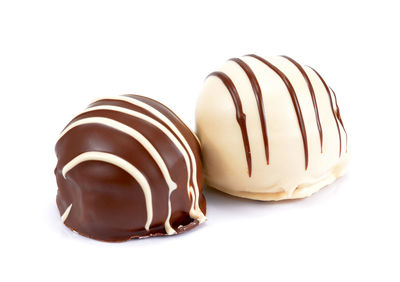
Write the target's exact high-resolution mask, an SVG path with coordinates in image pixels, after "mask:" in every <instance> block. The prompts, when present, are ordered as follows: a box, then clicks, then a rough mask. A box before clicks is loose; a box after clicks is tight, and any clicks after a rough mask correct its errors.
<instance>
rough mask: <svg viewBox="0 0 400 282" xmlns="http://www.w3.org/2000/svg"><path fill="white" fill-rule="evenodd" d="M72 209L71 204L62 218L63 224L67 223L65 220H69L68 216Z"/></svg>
mask: <svg viewBox="0 0 400 282" xmlns="http://www.w3.org/2000/svg"><path fill="white" fill-rule="evenodd" d="M71 208H72V204H70V205H69V206H68V208H67V209H66V210H65V211H64V213H63V215H62V216H61V221H62V222H63V223H64V222H65V220H67V217H68V215H69V213H70V211H71Z"/></svg>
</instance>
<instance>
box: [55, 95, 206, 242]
mask: <svg viewBox="0 0 400 282" xmlns="http://www.w3.org/2000/svg"><path fill="white" fill-rule="evenodd" d="M56 154H57V158H58V163H57V167H56V169H55V174H56V178H57V184H58V193H57V206H58V209H59V211H60V214H61V219H62V221H63V222H64V224H65V225H66V226H67V227H69V228H70V229H72V230H74V231H76V232H78V233H79V234H81V235H84V236H87V237H90V238H93V239H97V240H101V241H111V242H118V241H125V240H128V239H131V238H139V237H148V236H159V235H167V234H168V235H172V234H176V233H181V232H183V231H186V230H188V229H191V228H192V227H194V226H196V225H198V224H199V223H201V222H203V221H204V220H205V216H204V215H205V211H206V201H205V198H204V196H203V194H202V185H203V179H202V171H201V160H200V145H199V142H198V139H197V138H196V136H195V135H194V134H193V133H192V131H191V130H190V129H189V128H188V127H187V126H186V125H185V124H184V123H183V122H182V121H181V120H180V119H179V118H178V117H177V116H176V115H175V114H174V113H173V112H172V111H171V110H170V109H168V108H167V107H166V106H164V105H162V104H160V103H159V102H157V101H154V100H152V99H149V98H146V97H143V96H138V95H124V96H118V97H112V98H104V99H100V100H96V101H95V102H93V103H92V104H90V105H89V107H88V108H87V109H86V110H85V111H83V112H82V113H81V114H79V115H78V116H76V117H75V118H74V119H73V120H72V121H71V122H70V123H69V124H68V125H67V127H66V128H65V129H64V130H63V131H62V133H61V136H60V138H59V140H58V142H57V144H56Z"/></svg>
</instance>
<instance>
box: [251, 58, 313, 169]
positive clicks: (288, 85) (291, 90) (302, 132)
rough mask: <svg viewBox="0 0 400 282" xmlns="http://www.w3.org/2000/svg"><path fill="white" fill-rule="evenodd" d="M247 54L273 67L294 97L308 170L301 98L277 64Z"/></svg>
mask: <svg viewBox="0 0 400 282" xmlns="http://www.w3.org/2000/svg"><path fill="white" fill-rule="evenodd" d="M246 56H250V57H253V58H255V59H257V60H259V61H261V62H262V63H264V64H265V65H267V66H268V67H269V68H271V69H272V70H273V71H274V72H275V73H276V74H277V75H278V76H279V77H280V78H281V79H282V81H283V82H284V83H285V85H286V88H287V90H288V91H289V94H290V97H291V99H292V103H293V107H294V110H295V111H296V115H297V121H298V123H299V128H300V131H301V135H302V138H303V146H304V157H305V169H306V170H307V168H308V142H307V132H306V127H305V124H304V119H303V114H302V113H301V107H300V104H299V100H298V99H297V95H296V91H295V90H294V88H293V86H292V84H291V83H290V80H289V78H288V77H287V76H286V75H285V74H284V73H283V72H282V71H281V70H280V69H278V68H277V67H276V66H274V65H273V64H271V63H270V62H268V61H267V60H266V59H264V58H262V57H260V56H257V55H254V54H250V55H246Z"/></svg>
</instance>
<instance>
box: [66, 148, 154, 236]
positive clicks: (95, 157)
mask: <svg viewBox="0 0 400 282" xmlns="http://www.w3.org/2000/svg"><path fill="white" fill-rule="evenodd" d="M87 161H100V162H105V163H109V164H112V165H115V166H117V167H119V168H121V169H123V170H125V171H126V172H127V173H129V174H130V175H131V176H132V177H133V178H134V179H135V180H136V181H137V182H138V183H139V186H140V187H141V188H142V190H143V193H144V198H145V202H146V211H147V220H146V224H145V228H146V230H147V231H149V228H150V224H151V221H152V219H153V204H152V198H151V189H150V185H149V183H148V182H147V179H146V177H145V176H144V175H143V174H142V173H141V172H140V171H139V170H138V169H137V168H136V167H134V166H133V165H132V164H131V163H129V162H127V161H126V160H124V159H122V158H120V157H118V156H116V155H113V154H110V153H104V152H97V151H91V152H85V153H82V154H80V155H78V156H76V157H75V158H73V159H72V160H71V161H70V162H69V163H67V164H66V165H65V166H64V168H63V169H62V174H63V176H64V177H65V175H66V174H67V173H68V171H70V170H71V169H73V168H74V167H75V166H77V165H78V164H80V163H82V162H87Z"/></svg>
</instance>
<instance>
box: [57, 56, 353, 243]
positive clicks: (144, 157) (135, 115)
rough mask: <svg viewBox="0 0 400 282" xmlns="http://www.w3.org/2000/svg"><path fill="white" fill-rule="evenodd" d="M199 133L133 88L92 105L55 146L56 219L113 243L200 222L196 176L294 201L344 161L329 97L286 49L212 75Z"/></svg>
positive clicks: (231, 189) (338, 171)
mask: <svg viewBox="0 0 400 282" xmlns="http://www.w3.org/2000/svg"><path fill="white" fill-rule="evenodd" d="M196 129H197V135H198V138H197V137H196V136H195V134H194V133H193V132H192V131H191V130H190V129H189V128H188V127H187V126H186V125H185V124H184V123H183V122H182V120H180V119H179V117H177V116H176V115H175V114H174V113H173V112H172V111H171V110H170V109H168V108H167V107H166V106H164V105H162V104H160V103H159V102H157V101H155V100H152V99H150V98H147V97H143V96H139V95H123V96H117V97H109V98H103V99H99V100H97V101H95V102H93V103H91V104H90V105H89V107H88V108H87V109H86V110H84V111H83V112H82V113H81V114H79V115H78V116H76V117H75V118H74V119H73V120H72V121H71V122H70V123H69V124H68V125H67V126H66V127H65V129H64V130H63V131H62V133H61V136H60V138H59V140H58V142H57V144H56V154H57V157H58V163H57V167H56V169H55V174H56V178H57V184H58V188H59V189H58V194H57V205H58V208H59V211H60V214H61V219H62V221H63V222H64V224H65V225H66V226H67V227H69V228H70V229H71V230H73V231H76V232H78V233H79V234H82V235H84V236H87V237H90V238H93V239H97V240H102V241H110V242H118V241H125V240H128V239H131V238H141V237H148V236H159V235H172V234H177V233H182V232H184V231H186V230H189V229H191V228H193V227H195V226H196V225H198V224H200V223H202V222H204V221H205V219H206V218H205V214H206V200H205V198H204V196H203V194H202V189H203V184H204V183H203V176H204V180H205V182H206V183H207V184H208V185H209V186H210V187H214V188H216V189H219V190H221V191H224V192H226V193H229V194H231V195H235V196H239V197H244V198H250V199H256V200H283V199H294V198H302V197H306V196H309V195H311V194H312V193H314V192H316V191H318V190H319V189H321V188H322V187H324V186H326V185H328V184H330V183H332V182H333V181H334V180H335V179H337V178H338V177H340V176H341V175H342V174H343V173H344V170H345V168H346V165H347V162H348V149H347V133H346V131H345V128H344V125H343V121H342V118H341V115H340V111H339V108H338V105H337V101H336V96H335V93H334V92H333V90H331V89H330V88H329V87H328V86H327V84H326V83H325V81H324V80H323V79H322V77H321V76H320V75H319V74H318V73H317V72H316V71H315V70H314V69H312V68H310V67H302V66H301V65H300V64H298V63H297V62H296V61H294V60H293V59H291V58H289V57H286V56H279V57H272V58H264V57H259V56H256V55H248V56H244V57H242V58H240V59H239V58H235V59H231V60H229V61H227V62H226V63H225V64H224V65H223V66H222V68H221V69H220V70H219V71H217V72H213V73H211V74H210V75H209V76H208V78H207V80H206V83H205V86H204V89H203V90H202V92H201V95H200V98H199V100H198V104H197V109H196ZM201 155H202V156H203V158H201ZM201 159H203V164H202V162H201ZM203 168H204V173H203Z"/></svg>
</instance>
